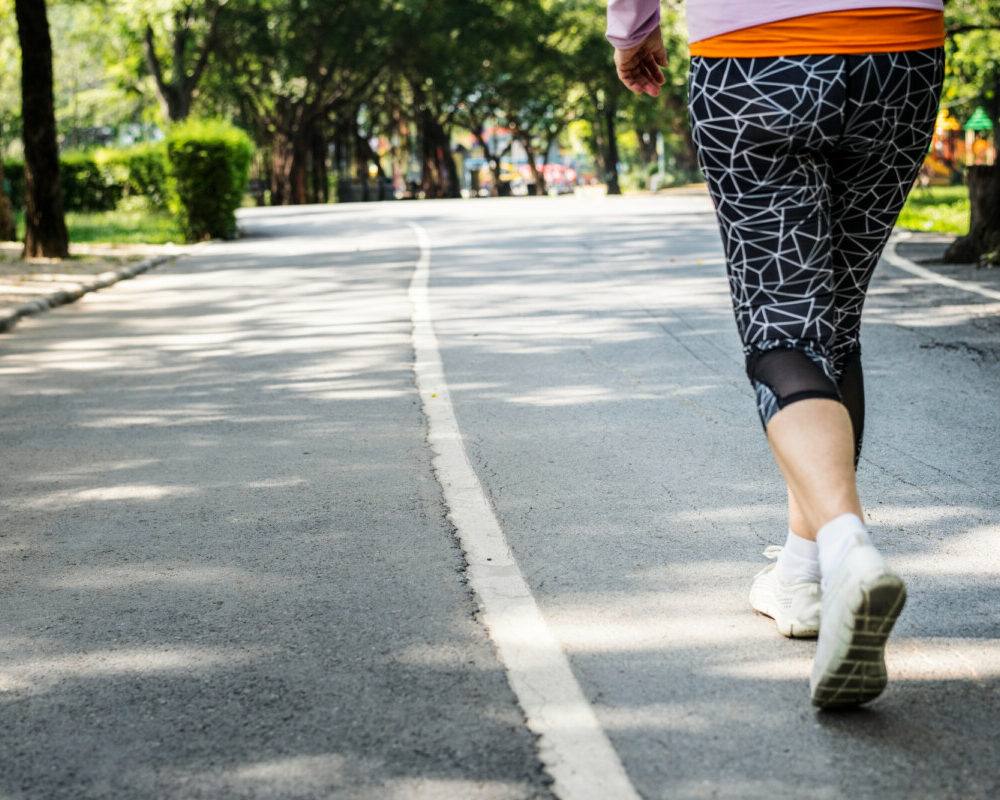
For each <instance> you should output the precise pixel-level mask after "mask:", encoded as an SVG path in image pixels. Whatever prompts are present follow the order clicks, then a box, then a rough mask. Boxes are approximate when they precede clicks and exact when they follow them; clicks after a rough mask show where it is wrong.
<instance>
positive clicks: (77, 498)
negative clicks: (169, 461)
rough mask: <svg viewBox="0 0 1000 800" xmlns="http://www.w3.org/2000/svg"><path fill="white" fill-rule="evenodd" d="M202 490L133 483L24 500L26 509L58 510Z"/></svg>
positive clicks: (190, 495) (187, 495)
mask: <svg viewBox="0 0 1000 800" xmlns="http://www.w3.org/2000/svg"><path fill="white" fill-rule="evenodd" d="M200 491H201V490H200V489H198V488H196V487H193V486H158V485H155V484H149V483H147V484H142V483H133V484H127V485H123V486H101V487H96V488H93V489H67V490H64V491H59V492H50V493H49V494H47V495H44V496H42V497H36V498H34V499H32V500H23V501H21V504H22V505H23V507H25V508H32V509H41V508H54V507H55V508H58V507H64V506H66V505H73V504H78V503H105V502H107V501H109V500H142V501H151V500H162V499H163V498H166V497H193V496H194V495H196V494H198V493H199V492H200Z"/></svg>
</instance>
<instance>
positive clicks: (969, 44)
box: [943, 0, 1000, 263]
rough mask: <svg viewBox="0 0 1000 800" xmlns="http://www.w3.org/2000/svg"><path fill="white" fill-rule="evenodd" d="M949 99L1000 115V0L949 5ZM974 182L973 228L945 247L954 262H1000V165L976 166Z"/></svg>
mask: <svg viewBox="0 0 1000 800" xmlns="http://www.w3.org/2000/svg"><path fill="white" fill-rule="evenodd" d="M945 27H946V30H947V34H948V39H947V45H946V46H947V50H948V60H947V65H948V66H947V73H946V76H945V85H944V92H943V100H944V103H945V104H946V105H947V106H948V107H950V108H952V109H953V110H957V111H958V112H959V113H960V114H961V115H962V116H968V115H969V114H970V113H971V111H972V109H973V108H974V107H975V106H976V105H982V106H984V107H985V108H986V109H987V113H988V115H989V117H990V119H991V120H993V121H994V124H997V122H998V117H1000V0H952V2H949V3H948V4H947V5H946V6H945ZM966 178H967V183H968V186H969V206H970V218H969V233H968V234H967V235H966V236H963V237H960V238H959V239H957V240H956V241H955V242H953V243H952V245H951V246H950V247H949V248H948V250H947V251H946V252H945V255H944V260H945V261H946V262H950V263H971V262H979V261H983V262H991V263H997V262H1000V167H997V166H992V167H988V166H975V167H971V168H969V169H968V171H967V173H966Z"/></svg>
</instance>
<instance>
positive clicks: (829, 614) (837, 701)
mask: <svg viewBox="0 0 1000 800" xmlns="http://www.w3.org/2000/svg"><path fill="white" fill-rule="evenodd" d="M905 602H906V586H905V585H904V584H903V579H902V578H900V577H899V576H898V575H896V574H895V573H893V572H890V571H889V568H888V566H886V563H885V559H884V558H882V555H881V554H880V553H879V552H878V550H876V549H875V548H874V547H872V546H871V545H870V544H857V545H855V546H854V547H852V548H851V549H850V550H848V551H847V554H846V555H845V556H844V560H843V562H841V564H840V566H839V567H837V569H836V570H835V571H834V573H833V575H832V576H830V578H829V580H828V581H827V583H826V588H825V589H824V591H823V607H822V612H821V613H822V618H823V624H822V626H821V627H820V633H819V643H818V644H817V646H816V661H815V662H814V663H813V670H812V676H811V677H810V679H809V686H810V689H811V692H812V703H813V705H814V706H818V707H820V708H843V707H846V706H856V705H860V704H861V703H867V702H868V701H869V700H874V699H875V698H876V697H878V696H879V695H880V694H881V693H882V690H883V689H885V684H886V681H887V676H886V671H885V644H886V641H887V640H888V638H889V632H890V631H891V630H892V626H893V624H895V622H896V618H897V617H898V616H899V612H900V611H901V610H902V608H903V604H904V603H905Z"/></svg>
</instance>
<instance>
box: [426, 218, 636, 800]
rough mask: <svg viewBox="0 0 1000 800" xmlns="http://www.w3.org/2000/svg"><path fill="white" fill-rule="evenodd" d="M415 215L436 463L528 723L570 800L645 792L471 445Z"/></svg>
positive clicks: (622, 799)
mask: <svg viewBox="0 0 1000 800" xmlns="http://www.w3.org/2000/svg"><path fill="white" fill-rule="evenodd" d="M409 225H410V227H411V228H413V231H414V233H415V234H416V236H417V240H418V242H419V244H420V260H419V261H418V262H417V265H416V268H415V270H414V273H413V278H412V280H411V282H410V302H411V304H412V308H413V318H412V322H413V347H414V351H415V362H414V371H415V372H416V377H417V389H418V391H419V393H420V400H421V403H422V404H423V409H424V413H425V414H426V416H427V423H428V432H429V433H428V440H429V442H430V444H431V448H432V450H433V451H434V459H433V465H434V470H435V473H436V475H437V479H438V482H439V483H440V484H441V489H442V491H443V493H444V500H445V504H446V505H447V507H448V509H449V518H450V519H451V521H452V523H453V524H454V525H455V528H456V529H457V531H458V537H459V541H460V542H461V544H462V548H463V549H464V550H465V557H466V561H467V563H468V576H469V581H470V584H471V586H472V589H473V591H474V592H475V593H476V596H477V598H478V600H479V604H480V606H481V608H482V610H483V623H484V624H485V626H486V629H487V631H488V632H489V634H490V636H491V637H492V639H493V641H494V642H495V644H496V647H497V650H498V652H499V656H500V660H501V661H502V662H503V663H504V666H505V667H506V669H507V676H508V679H509V681H510V685H511V688H512V689H513V690H514V693H515V694H516V695H517V698H518V700H519V701H520V704H521V708H522V709H523V710H524V713H525V715H526V718H527V723H528V727H529V728H531V730H532V731H534V732H535V733H536V734H537V735H538V736H539V755H540V758H541V760H542V763H543V764H544V765H545V769H546V770H547V771H548V773H549V774H550V775H551V776H552V778H553V780H554V785H553V791H554V792H555V794H556V795H557V796H558V797H560V798H563V800H608V798H615V800H638V798H639V795H638V793H637V792H636V790H635V788H634V787H633V786H632V784H631V782H630V781H629V779H628V776H627V775H626V774H625V769H624V768H623V767H622V764H621V761H620V760H619V758H618V754H617V753H616V752H615V750H614V748H613V747H612V746H611V742H610V741H608V737H607V735H606V734H605V732H604V730H603V729H602V728H601V726H600V723H599V722H598V720H597V716H596V715H595V713H594V710H593V708H592V706H591V705H590V703H589V702H588V701H587V698H586V697H585V696H584V694H583V690H582V689H581V688H580V685H579V683H577V681H576V678H575V677H574V675H573V672H572V670H571V669H570V665H569V661H568V660H567V658H566V655H565V654H564V653H563V650H562V648H561V647H560V646H559V643H558V642H557V641H556V639H555V637H554V636H553V634H552V631H551V630H550V629H549V627H548V625H547V624H546V622H545V620H544V618H543V617H542V614H541V611H540V610H539V608H538V605H537V603H536V602H535V598H534V597H533V596H532V594H531V590H530V589H529V588H528V584H527V583H526V581H525V580H524V576H523V574H522V573H521V569H520V567H519V566H518V565H517V562H516V561H515V559H514V556H513V553H512V552H511V550H510V546H509V545H508V543H507V539H506V537H505V536H504V533H503V530H501V528H500V524H499V523H498V522H497V519H496V516H495V515H494V514H493V510H492V508H491V507H490V504H489V502H488V501H487V499H486V495H485V493H484V492H483V488H482V486H481V485H480V483H479V479H478V477H477V476H476V473H475V470H473V468H472V465H471V463H470V462H469V459H468V456H467V454H466V452H465V446H464V444H463V442H462V434H461V432H460V430H459V428H458V422H457V421H456V419H455V411H454V408H453V407H452V404H451V396H450V394H449V391H448V384H447V382H446V380H445V376H444V368H443V365H442V363H441V354H440V351H439V350H438V343H437V337H436V335H435V333H434V326H433V322H432V319H431V313H430V303H429V300H428V283H429V278H430V263H431V246H430V239H429V237H428V236H427V232H426V231H425V230H424V228H423V227H422V226H421V225H419V224H417V223H413V222H411V223H409Z"/></svg>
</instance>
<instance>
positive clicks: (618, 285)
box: [0, 190, 1000, 800]
mask: <svg viewBox="0 0 1000 800" xmlns="http://www.w3.org/2000/svg"><path fill="white" fill-rule="evenodd" d="M411 221H416V222H419V223H420V224H421V225H422V226H423V228H424V229H425V230H426V231H427V233H428V236H429V238H430V242H431V248H432V250H431V279H430V302H431V310H432V314H433V318H434V323H435V328H436V332H437V337H438V340H439V344H440V348H441V356H442V359H443V364H444V369H445V374H446V377H447V380H448V383H449V388H450V393H451V397H452V402H453V403H454V407H455V413H456V417H457V420H458V423H459V426H460V427H461V430H462V432H463V436H464V440H465V445H466V451H467V453H468V455H469V458H470V461H471V463H472V465H473V467H474V468H475V470H476V472H477V474H478V476H479V479H480V481H481V483H482V484H483V488H484V490H485V492H486V494H487V496H488V497H489V499H490V501H491V503H492V505H493V508H494V511H495V513H496V516H497V518H498V520H499V521H500V523H501V525H502V527H503V529H504V531H505V533H506V535H507V537H508V540H509V542H510V544H511V547H512V549H513V552H514V554H515V556H516V558H517V560H518V563H519V565H520V567H521V570H522V571H523V573H524V575H525V577H526V579H527V581H528V583H529V585H530V587H531V589H532V591H533V592H534V594H535V597H536V599H537V602H538V604H539V606H540V608H541V610H542V612H543V614H544V616H545V618H546V620H547V622H548V624H549V626H550V627H551V629H552V631H553V633H554V634H555V636H556V638H557V639H558V641H559V642H560V644H561V645H562V647H563V649H564V651H565V652H566V654H567V656H568V658H569V660H570V664H571V666H572V668H573V671H574V674H575V675H576V678H577V680H578V681H579V683H580V685H581V686H582V688H583V690H584V693H585V695H586V696H587V698H588V700H590V702H591V703H592V704H593V707H594V710H595V712H596V714H597V717H598V720H599V721H600V723H601V725H602V727H603V728H604V730H605V731H606V732H607V734H608V737H609V738H610V740H611V743H612V744H613V746H614V748H615V750H616V752H617V753H618V756H619V758H620V759H621V761H622V763H623V765H624V767H625V770H626V772H627V774H628V776H629V778H630V780H631V781H632V783H633V784H634V786H635V787H636V789H637V791H638V792H639V794H640V795H641V796H642V797H644V798H702V797H705V798H709V797H712V798H716V797H722V798H727V797H732V798H756V797H761V798H764V797H767V798H782V797H788V798H795V797H802V796H810V797H813V798H841V797H843V798H868V797H871V798H910V797H935V798H939V797H940V798H952V797H953V798H975V797H982V798H986V797H995V796H997V794H998V793H1000V766H998V764H997V760H996V757H995V744H994V743H995V741H996V739H997V736H998V734H1000V714H998V713H997V708H998V702H1000V601H998V599H997V592H996V587H997V578H998V576H1000V555H998V552H997V548H996V546H995V542H996V540H997V536H998V534H1000V479H998V477H997V474H998V473H997V453H998V452H1000V426H998V425H997V422H996V420H997V401H996V398H997V391H998V388H1000V357H998V350H1000V323H998V320H1000V303H998V302H996V301H991V300H989V299H987V298H983V297H981V296H978V295H974V294H969V293H965V292H961V291H958V290H956V289H952V288H948V287H943V286H940V285H937V284H933V283H928V282H926V281H923V280H922V279H919V278H916V277H914V276H912V275H910V274H908V273H905V272H903V271H901V270H898V269H895V268H893V267H891V266H890V265H888V264H882V265H881V267H880V270H879V272H878V273H877V275H876V278H875V280H874V282H873V287H872V293H871V296H870V300H869V305H868V309H867V312H866V313H867V316H866V323H865V330H864V347H865V360H866V362H865V363H866V371H867V386H868V391H869V422H868V427H867V431H866V448H867V449H866V453H865V455H864V458H863V461H862V465H861V469H860V482H861V486H862V498H863V501H864V502H865V504H866V508H867V513H868V516H869V519H870V522H871V524H872V527H873V533H874V536H875V538H876V540H877V542H878V543H879V544H880V546H881V547H882V549H883V550H884V551H885V553H886V554H887V556H888V557H889V560H890V562H891V563H892V564H893V566H894V567H895V568H896V569H897V570H898V571H899V572H900V573H901V574H902V575H903V576H904V578H905V579H906V580H907V582H908V586H909V590H910V600H909V605H908V607H907V609H906V610H905V612H904V614H903V616H902V617H901V619H900V622H899V624H898V626H897V631H896V633H895V635H894V638H893V640H892V643H891V644H890V650H889V657H888V663H889V670H890V686H889V689H888V690H887V691H886V693H885V695H883V697H881V698H880V699H879V700H878V701H877V702H875V703H874V704H872V705H871V707H870V708H866V709H864V710H861V711H858V712H855V713H848V714H828V713H818V712H816V711H814V710H813V709H812V708H811V707H810V705H809V701H808V688H807V677H808V672H809V666H810V662H811V657H812V652H813V648H814V644H812V643H810V642H803V641H791V640H786V639H783V638H781V637H780V636H778V635H777V634H776V632H775V630H774V627H773V623H771V622H770V621H768V620H766V619H765V618H762V617H757V616H754V615H753V614H752V613H751V612H750V611H749V609H748V607H747V600H746V593H747V590H748V588H749V581H750V579H751V578H752V576H753V575H754V573H755V572H756V571H757V570H758V569H759V568H760V567H761V566H763V564H764V563H765V562H764V560H763V559H762V557H761V551H762V550H763V548H764V547H765V546H766V545H767V544H771V543H780V542H781V541H782V539H783V531H784V529H785V522H784V519H783V492H782V489H781V485H780V482H779V480H778V472H777V470H776V468H775V467H774V466H773V465H772V463H771V461H770V457H769V455H768V452H767V448H766V446H765V442H764V440H763V437H762V435H761V431H760V426H759V422H758V421H757V419H756V415H755V411H754V404H753V401H752V396H751V392H750V389H749V386H748V385H747V383H746V380H745V378H744V376H743V366H742V363H741V358H740V354H739V345H738V342H737V338H736V333H735V326H734V324H733V321H732V315H731V310H730V306H729V300H728V295H727V287H726V282H725V277H724V268H723V264H722V258H721V248H720V244H719V240H718V234H717V233H716V230H715V223H714V219H713V216H712V212H711V206H710V204H709V201H708V199H707V197H706V196H705V195H704V194H702V193H701V192H699V191H696V190H691V191H682V192H674V193H666V194H661V195H657V196H652V197H630V198H605V199H601V198H504V199H497V200H475V201H461V202H458V201H456V202H451V201H441V202H425V203H385V204H374V203H373V204H368V205H344V206H331V207H305V208H297V209H260V210H248V211H246V212H245V213H244V215H243V217H242V219H241V225H242V227H243V229H244V232H245V236H244V237H243V238H242V239H240V240H239V241H236V242H230V243H218V244H213V245H210V246H207V247H204V248H199V249H198V250H197V252H196V253H194V254H192V255H189V256H187V257H185V258H183V259H180V260H178V261H177V262H175V263H172V264H169V265H165V266H162V267H160V268H158V269H157V270H155V271H153V272H149V273H146V274H144V275H141V276H139V277H137V278H136V279H135V280H131V281H127V282H124V283H121V284H118V285H115V286H114V287H111V288H109V289H106V290H103V291H101V292H97V293H94V294H90V295H87V296H86V297H84V298H82V299H81V300H80V301H78V302H77V303H74V304H72V305H70V306H65V307H62V308H59V309H56V310H53V311H50V312H47V313H45V314H43V315H40V316H38V317H32V318H29V319H25V320H23V321H22V322H20V323H19V325H18V327H17V328H16V329H14V330H13V331H11V332H9V333H7V334H4V335H3V336H2V337H0V410H2V414H3V417H2V418H3V425H2V426H0V447H2V449H0V453H2V454H3V460H2V462H0V464H2V468H0V475H2V485H3V493H2V498H0V607H2V608H3V609H4V613H3V614H2V615H0V764H2V768H0V796H3V797H5V798H8V797H9V798H17V799H18V800H20V799H21V798H25V799H27V798H32V800H34V799H35V798H39V799H41V798H45V799H46V800H47V799H48V798H106V797H114V798H148V797H157V798H195V797H212V798H216V797H240V798H243V797H247V798H300V797H301V798H435V799H436V798H547V797H551V796H552V794H551V789H550V786H549V782H548V779H547V776H546V773H545V771H544V765H543V764H542V763H541V761H540V760H539V756H538V752H537V749H536V741H535V738H534V736H533V735H532V733H531V732H530V731H529V730H528V729H527V727H526V725H525V721H524V717H523V714H522V712H521V710H520V707H519V705H518V702H517V700H516V698H515V697H514V695H513V693H512V691H511V690H510V688H509V686H508V684H507V681H506V678H505V674H504V670H503V666H502V664H500V662H499V661H498V659H497V657H496V653H495V651H494V649H493V647H492V644H491V642H490V640H489V638H488V636H487V634H486V632H485V630H484V629H483V627H482V625H481V624H480V620H479V617H478V614H477V607H476V602H475V598H474V596H472V595H471V593H470V590H469V588H468V586H467V585H466V582H465V577H464V574H463V558H462V553H461V551H460V550H459V548H458V546H457V544H456V540H455V538H454V536H453V531H452V529H451V526H450V524H449V522H448V520H447V518H446V512H447V509H446V508H445V507H444V506H443V503H442V499H441V493H440V488H439V486H438V484H437V482H436V480H435V475H434V473H433V470H432V468H431V463H430V454H429V448H428V446H427V443H426V428H425V420H424V417H423V414H422V412H421V404H420V398H419V397H418V396H417V392H416V388H415V385H414V380H413V374H412V362H413V352H412V347H411V343H410V338H409V337H410V332H411V324H410V314H411V309H410V307H409V303H408V300H407V286H408V283H409V280H410V277H411V275H412V272H413V267H414V264H415V263H416V260H417V258H418V255H419V250H418V247H417V243H416V241H415V239H414V236H413V232H412V230H411V229H410V228H409V226H408V223H409V222H411ZM937 246H938V245H936V244H935V243H934V242H933V241H930V240H929V239H928V238H927V237H923V238H922V239H920V240H917V241H910V242H907V243H904V244H901V245H900V249H899V252H900V253H901V254H903V255H905V256H907V257H909V258H912V259H913V260H915V261H928V260H933V258H934V257H935V256H934V250H933V248H934V247H937ZM933 268H935V269H937V267H933ZM942 269H944V270H945V271H947V274H949V275H950V276H952V277H959V278H960V279H963V280H969V281H973V282H982V283H983V285H987V284H988V285H990V286H995V285H996V283H998V282H1000V281H998V280H997V277H998V276H1000V272H992V273H989V274H987V273H984V272H979V273H973V272H969V273H968V275H964V274H959V272H958V271H956V270H954V269H952V268H942ZM968 269H971V268H968Z"/></svg>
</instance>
